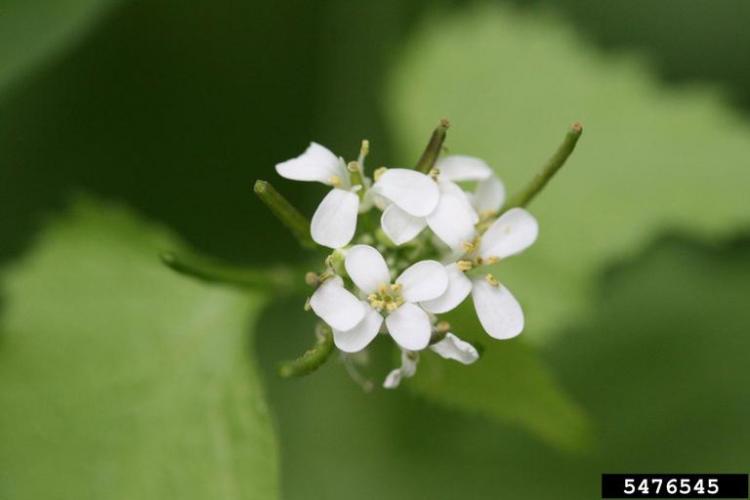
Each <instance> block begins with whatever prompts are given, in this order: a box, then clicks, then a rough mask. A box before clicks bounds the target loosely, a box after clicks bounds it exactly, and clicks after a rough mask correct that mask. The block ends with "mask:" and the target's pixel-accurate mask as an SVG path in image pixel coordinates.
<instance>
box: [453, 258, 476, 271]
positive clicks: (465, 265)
mask: <svg viewBox="0 0 750 500" xmlns="http://www.w3.org/2000/svg"><path fill="white" fill-rule="evenodd" d="M456 266H457V267H458V270H459V271H461V272H464V273H465V272H466V271H468V270H470V269H471V268H472V267H474V266H473V264H472V263H471V261H470V260H459V261H458V262H456Z"/></svg>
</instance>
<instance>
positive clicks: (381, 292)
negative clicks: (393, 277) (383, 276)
mask: <svg viewBox="0 0 750 500" xmlns="http://www.w3.org/2000/svg"><path fill="white" fill-rule="evenodd" d="M367 300H368V301H369V302H370V306H372V308H373V309H375V310H377V311H382V310H383V309H385V310H386V311H387V312H393V311H395V310H396V309H398V308H399V307H400V306H401V305H402V304H403V303H404V298H403V297H402V296H401V285H399V284H398V283H395V284H393V285H380V286H379V287H378V291H377V292H375V293H371V294H370V295H368V296H367Z"/></svg>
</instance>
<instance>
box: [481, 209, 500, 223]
mask: <svg viewBox="0 0 750 500" xmlns="http://www.w3.org/2000/svg"><path fill="white" fill-rule="evenodd" d="M496 213H497V212H496V211H495V210H484V211H482V212H479V220H481V221H486V220H489V219H491V218H493V217H494V216H495V214H496Z"/></svg>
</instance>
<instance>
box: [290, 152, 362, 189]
mask: <svg viewBox="0 0 750 500" xmlns="http://www.w3.org/2000/svg"><path fill="white" fill-rule="evenodd" d="M276 172H278V174H279V175H280V176H282V177H286V178H287V179H292V180H295V181H317V182H322V183H323V184H328V185H331V184H332V180H333V178H334V177H337V178H339V180H340V181H341V182H343V183H345V184H348V182H349V181H348V179H349V176H348V174H347V172H346V169H345V168H344V166H343V165H342V164H341V160H340V159H339V158H337V157H336V155H335V154H333V153H332V152H331V151H330V150H329V149H328V148H326V147H324V146H321V145H320V144H318V143H317V142H311V143H310V145H309V146H308V147H307V149H306V150H305V152H304V153H302V154H301V155H299V156H298V157H296V158H292V159H291V160H287V161H285V162H282V163H278V164H277V165H276Z"/></svg>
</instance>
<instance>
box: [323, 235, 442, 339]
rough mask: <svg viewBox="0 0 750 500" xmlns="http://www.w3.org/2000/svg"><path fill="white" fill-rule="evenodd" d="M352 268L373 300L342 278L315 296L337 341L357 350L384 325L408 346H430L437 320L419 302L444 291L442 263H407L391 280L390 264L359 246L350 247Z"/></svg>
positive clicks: (350, 271)
mask: <svg viewBox="0 0 750 500" xmlns="http://www.w3.org/2000/svg"><path fill="white" fill-rule="evenodd" d="M344 266H345V267H346V271H347V273H348V274H349V277H350V278H351V279H352V281H353V282H354V284H355V285H356V286H357V287H358V288H359V289H360V290H361V291H362V293H363V295H364V296H366V298H367V300H359V299H357V297H355V296H354V295H353V294H352V293H351V292H349V291H348V290H346V289H345V288H344V284H343V280H341V278H339V277H336V278H334V279H331V280H328V281H326V282H325V283H323V284H322V285H321V286H320V287H318V289H317V290H316V291H315V293H314V294H313V296H312V297H311V299H310V306H311V307H312V309H313V311H315V314H317V315H318V316H319V317H320V318H321V319H323V321H325V322H326V323H328V325H329V326H330V327H331V329H332V330H333V340H334V343H335V344H336V347H338V348H339V349H340V350H342V351H344V352H357V351H360V350H362V349H364V348H365V347H367V345H368V344H369V343H370V342H371V341H372V339H374V338H375V336H376V335H377V334H378V332H379V331H380V327H381V326H382V324H383V320H384V317H383V314H385V315H386V316H385V325H386V327H387V330H388V332H389V333H390V334H391V337H393V339H394V340H395V341H396V342H397V343H398V344H399V345H400V346H401V347H403V348H404V349H408V350H410V351H419V350H421V349H424V348H425V347H427V344H428V343H429V342H430V335H431V334H432V322H431V320H430V317H429V316H428V314H427V313H426V312H425V311H424V310H423V309H422V308H421V307H420V306H419V305H418V304H419V302H421V301H423V300H430V299H434V298H436V297H438V296H440V295H442V294H443V293H444V292H445V290H446V288H447V287H448V277H447V276H446V273H445V270H444V268H443V266H442V264H440V263H439V262H436V261H434V260H423V261H420V262H417V263H416V264H413V265H412V266H410V267H409V268H407V269H406V270H405V271H404V272H403V273H401V275H400V276H399V277H398V278H396V280H395V282H394V283H391V275H390V272H389V270H388V266H387V265H386V263H385V260H384V259H383V256H382V255H380V252H378V251H377V250H376V249H374V248H373V247H371V246H368V245H355V246H353V247H352V248H350V249H349V250H348V251H347V254H346V260H345V262H344Z"/></svg>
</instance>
